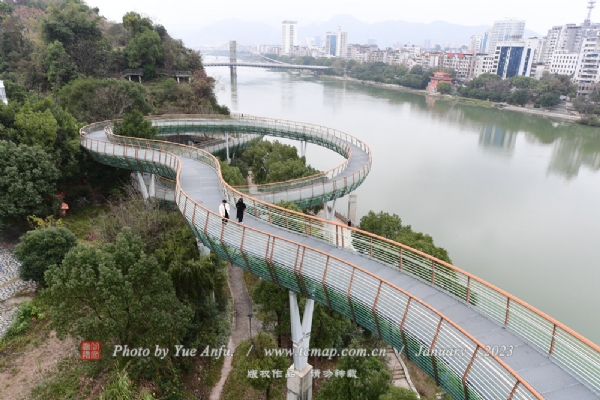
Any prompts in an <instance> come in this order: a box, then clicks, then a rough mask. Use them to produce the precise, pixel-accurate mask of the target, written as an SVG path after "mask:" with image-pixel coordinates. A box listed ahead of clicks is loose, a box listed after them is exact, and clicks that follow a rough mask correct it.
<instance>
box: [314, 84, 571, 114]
mask: <svg viewBox="0 0 600 400" xmlns="http://www.w3.org/2000/svg"><path fill="white" fill-rule="evenodd" d="M323 77H324V78H331V79H336V80H340V81H349V82H355V83H361V84H363V85H367V86H376V87H381V88H386V89H391V90H397V91H401V92H408V93H415V94H421V95H423V96H427V97H433V98H436V100H442V101H452V102H455V103H461V104H467V105H472V106H479V107H486V108H497V109H499V110H509V111H516V112H520V113H524V114H531V115H537V116H540V117H545V118H552V119H559V120H562V121H568V122H577V121H579V119H581V116H579V115H576V114H565V113H557V112H552V111H546V110H543V109H535V108H527V107H517V106H512V105H504V104H500V103H494V102H491V101H486V100H479V99H472V98H470V97H460V96H451V95H443V94H440V93H429V92H428V91H427V90H419V89H411V88H408V87H404V86H400V85H394V84H391V83H380V82H372V81H363V80H360V79H356V78H351V77H349V76H330V75H323Z"/></svg>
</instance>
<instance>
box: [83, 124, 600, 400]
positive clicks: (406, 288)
mask: <svg viewBox="0 0 600 400" xmlns="http://www.w3.org/2000/svg"><path fill="white" fill-rule="evenodd" d="M188 118H190V119H196V120H197V121H198V122H199V123H200V121H202V123H203V124H207V125H210V120H211V119H210V118H205V117H201V116H198V117H188ZM252 118H254V117H252ZM252 118H248V119H247V120H246V118H245V117H241V116H234V117H233V118H231V120H233V121H235V122H236V124H238V125H239V126H243V124H244V123H245V122H248V125H250V126H251V125H252V124H253V122H252V121H253V119H252ZM163 120H168V117H165V118H163ZM206 121H209V122H206ZM219 124H221V122H219ZM296 126H297V127H301V126H302V124H296ZM110 128H111V123H110V122H109V123H97V124H92V125H89V126H87V127H84V128H82V129H81V144H82V146H83V147H84V148H86V149H87V150H88V152H89V153H90V154H91V156H92V157H93V158H94V159H96V160H97V161H99V162H102V163H105V164H108V165H113V166H117V167H121V168H128V169H131V170H136V171H144V172H150V173H154V174H158V175H161V176H162V177H164V178H167V179H171V180H173V181H175V182H174V199H175V202H176V204H177V206H178V208H179V210H180V211H181V212H182V213H183V215H184V216H185V218H186V220H187V221H188V223H189V224H190V227H191V228H192V230H193V231H194V233H195V235H196V236H197V237H198V238H199V239H200V240H201V241H202V242H203V243H204V244H205V245H206V246H208V247H210V248H211V249H212V250H213V251H214V252H215V253H217V254H218V255H219V256H221V257H222V258H224V259H227V260H229V261H230V262H231V263H232V264H234V265H236V266H238V267H240V268H242V269H244V270H247V271H249V272H251V273H253V274H255V275H258V276H260V277H262V278H263V279H268V280H270V281H273V282H275V283H277V284H279V285H281V286H284V287H286V288H288V289H290V290H293V291H295V292H297V293H299V294H302V295H304V296H307V297H310V298H312V299H314V300H316V301H319V302H320V303H322V304H324V305H327V306H329V307H331V308H332V309H334V310H336V311H337V312H340V313H342V314H344V315H346V316H347V317H349V318H351V319H352V320H354V321H356V322H357V323H358V324H360V325H361V326H363V327H365V328H366V329H369V330H370V331H372V332H373V333H375V334H377V335H378V336H380V337H381V338H382V339H383V340H385V341H386V342H387V343H389V344H390V345H392V346H394V347H395V348H396V349H398V350H399V351H402V352H403V353H404V354H405V355H406V356H407V357H408V358H409V359H410V360H411V361H413V362H415V363H416V364H417V365H419V367H420V368H421V369H423V370H424V371H425V372H427V373H428V374H429V375H430V376H431V377H432V378H433V379H435V380H436V381H437V382H438V383H439V385H440V386H441V387H443V388H444V390H446V391H447V392H448V393H450V394H451V395H452V397H454V398H455V399H467V398H468V399H536V398H537V399H557V400H558V399H578V400H582V399H597V398H599V393H600V348H599V347H598V346H597V345H595V344H593V343H591V342H590V341H588V340H586V339H585V338H583V337H581V336H580V335H578V334H577V333H575V332H573V331H572V330H570V329H569V328H567V327H566V326H564V325H562V324H561V323H559V322H558V321H555V320H554V319H552V318H550V317H548V316H547V315H545V314H543V313H542V312H540V311H538V310H536V309H535V308H533V307H531V306H529V305H528V304H526V303H524V302H522V301H521V300H519V299H517V298H515V297H514V296H512V295H510V294H508V293H506V292H504V291H502V290H500V289H498V288H496V287H494V286H493V285H491V284H489V283H487V282H485V281H483V280H481V279H479V278H477V277H476V276H474V275H471V274H469V273H467V272H464V271H462V270H460V269H458V268H456V267H454V266H452V265H450V264H447V263H445V262H443V261H441V260H438V259H435V258H433V257H431V256H428V255H426V254H423V253H421V252H419V251H417V250H414V249H411V248H409V247H406V246H404V245H402V244H399V243H395V242H392V241H389V240H387V239H385V238H381V237H378V236H376V235H372V234H369V233H367V232H363V231H360V230H358V229H355V228H349V227H346V226H343V225H339V224H337V223H335V222H329V221H325V220H322V219H319V218H315V217H310V216H307V215H304V214H300V213H295V212H293V211H289V210H285V209H282V208H279V207H276V206H273V205H271V204H269V203H267V202H263V201H261V200H259V199H256V198H253V197H249V196H246V195H245V196H244V197H245V199H246V204H247V207H248V208H247V215H248V217H247V218H246V219H245V221H244V222H245V224H244V225H240V224H238V223H236V222H234V221H229V222H228V223H226V224H223V223H222V220H221V217H220V216H219V215H218V211H217V210H218V206H219V204H220V203H221V200H222V199H224V198H225V199H228V200H229V201H230V202H233V201H234V200H235V199H237V198H239V197H240V196H241V195H242V193H240V192H239V191H237V190H235V189H233V188H231V187H229V186H228V185H227V184H225V183H224V181H223V180H222V179H221V175H220V169H219V163H218V161H217V160H216V159H215V158H214V157H213V156H212V155H210V154H209V153H207V152H205V151H203V150H200V149H195V148H192V147H188V146H183V145H176V144H171V143H165V142H158V141H149V140H141V139H132V138H123V137H118V136H114V135H112V134H111V133H110V132H111V129H110ZM288 134H289V135H290V136H292V135H293V132H291V131H289V132H288ZM298 139H302V138H301V137H300V136H299V137H298ZM369 157H370V153H369ZM352 168H354V167H353V166H352V164H351V163H350V162H348V163H347V165H346V168H345V169H344V173H346V174H356V171H353V170H352ZM363 179H364V178H363ZM355 182H356V181H354V183H355Z"/></svg>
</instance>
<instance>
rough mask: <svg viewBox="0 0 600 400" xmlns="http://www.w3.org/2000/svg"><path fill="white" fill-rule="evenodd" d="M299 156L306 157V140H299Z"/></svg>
mask: <svg viewBox="0 0 600 400" xmlns="http://www.w3.org/2000/svg"><path fill="white" fill-rule="evenodd" d="M300 157H306V140H303V141H301V142H300Z"/></svg>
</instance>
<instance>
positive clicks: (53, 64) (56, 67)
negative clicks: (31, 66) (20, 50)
mask: <svg viewBox="0 0 600 400" xmlns="http://www.w3.org/2000/svg"><path fill="white" fill-rule="evenodd" d="M45 64H46V65H45V66H46V70H47V71H48V72H47V73H46V75H47V77H48V81H49V82H50V83H51V84H52V86H53V87H55V88H60V87H61V86H62V85H64V84H65V83H68V82H69V81H70V80H71V79H73V78H74V77H76V76H77V75H76V70H77V67H76V65H75V64H74V63H73V62H72V61H71V57H69V55H68V54H67V52H66V51H65V48H64V46H63V45H62V43H61V42H59V41H58V40H55V41H54V42H53V43H50V44H49V45H48V48H47V49H46V60H45Z"/></svg>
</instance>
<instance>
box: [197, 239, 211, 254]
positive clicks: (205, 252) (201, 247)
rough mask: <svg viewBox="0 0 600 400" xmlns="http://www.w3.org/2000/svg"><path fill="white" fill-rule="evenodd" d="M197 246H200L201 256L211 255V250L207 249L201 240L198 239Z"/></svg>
mask: <svg viewBox="0 0 600 400" xmlns="http://www.w3.org/2000/svg"><path fill="white" fill-rule="evenodd" d="M196 245H197V246H198V253H200V255H201V256H207V255H209V254H210V249H209V248H208V247H206V246H205V245H204V243H202V241H201V240H199V239H196Z"/></svg>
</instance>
